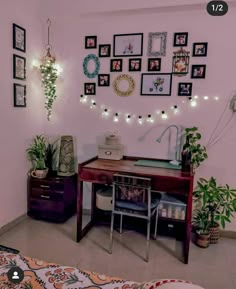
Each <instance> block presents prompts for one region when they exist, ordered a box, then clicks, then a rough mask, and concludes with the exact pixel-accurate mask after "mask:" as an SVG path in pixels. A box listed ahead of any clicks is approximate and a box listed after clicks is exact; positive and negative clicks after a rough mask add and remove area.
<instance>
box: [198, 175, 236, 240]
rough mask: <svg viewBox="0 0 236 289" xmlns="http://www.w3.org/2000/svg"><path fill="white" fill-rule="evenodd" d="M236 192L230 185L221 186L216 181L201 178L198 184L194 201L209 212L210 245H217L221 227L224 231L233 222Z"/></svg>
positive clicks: (235, 209)
mask: <svg viewBox="0 0 236 289" xmlns="http://www.w3.org/2000/svg"><path fill="white" fill-rule="evenodd" d="M235 192H236V190H235V189H231V188H230V187H229V185H228V184H226V185H224V186H221V185H218V184H217V183H216V179H215V178H213V177H211V178H210V179H209V180H206V179H204V178H200V179H199V181H198V182H197V190H195V191H194V193H193V194H194V200H195V201H196V202H199V201H200V202H201V203H202V207H203V208H206V210H208V217H209V220H210V226H209V231H210V243H211V244H215V243H217V242H218V239H219V227H220V225H221V227H222V228H223V229H224V228H225V223H226V222H231V220H230V219H231V217H234V216H233V212H235V211H236V193H235Z"/></svg>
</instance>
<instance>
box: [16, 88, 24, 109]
mask: <svg viewBox="0 0 236 289" xmlns="http://www.w3.org/2000/svg"><path fill="white" fill-rule="evenodd" d="M16 102H17V105H24V103H25V88H24V87H22V86H18V87H17V91H16Z"/></svg>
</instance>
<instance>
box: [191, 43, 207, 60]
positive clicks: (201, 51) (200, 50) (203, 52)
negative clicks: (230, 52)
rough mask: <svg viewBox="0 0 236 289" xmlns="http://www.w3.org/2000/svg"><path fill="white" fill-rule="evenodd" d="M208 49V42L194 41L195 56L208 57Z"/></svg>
mask: <svg viewBox="0 0 236 289" xmlns="http://www.w3.org/2000/svg"><path fill="white" fill-rule="evenodd" d="M207 49H208V42H195V43H193V54H192V56H193V57H206V56H207Z"/></svg>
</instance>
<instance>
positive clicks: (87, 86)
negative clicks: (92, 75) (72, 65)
mask: <svg viewBox="0 0 236 289" xmlns="http://www.w3.org/2000/svg"><path fill="white" fill-rule="evenodd" d="M84 94H85V95H96V83H94V82H86V83H84Z"/></svg>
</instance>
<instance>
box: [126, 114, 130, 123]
mask: <svg viewBox="0 0 236 289" xmlns="http://www.w3.org/2000/svg"><path fill="white" fill-rule="evenodd" d="M130 120H131V115H130V114H128V115H127V117H126V122H130Z"/></svg>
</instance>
